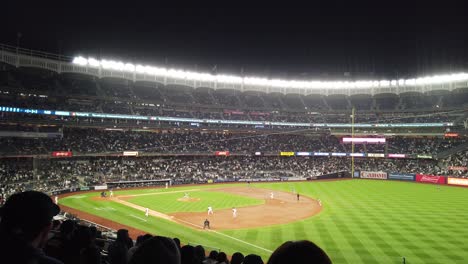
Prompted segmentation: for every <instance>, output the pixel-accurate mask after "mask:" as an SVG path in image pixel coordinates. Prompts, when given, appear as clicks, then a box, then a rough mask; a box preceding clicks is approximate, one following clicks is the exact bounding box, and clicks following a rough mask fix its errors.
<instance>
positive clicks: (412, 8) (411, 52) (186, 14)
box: [0, 0, 468, 79]
mask: <svg viewBox="0 0 468 264" xmlns="http://www.w3.org/2000/svg"><path fill="white" fill-rule="evenodd" d="M311 2H312V3H314V4H313V5H312V6H310V7H306V6H304V7H289V6H277V7H271V6H268V7H267V6H264V7H252V6H249V5H245V6H243V7H219V8H215V7H177V8H176V7H160V6H145V5H140V6H138V7H129V6H130V4H129V6H126V5H124V6H121V7H120V8H115V7H111V6H109V5H107V6H100V5H99V4H97V3H95V4H94V5H93V6H90V5H82V6H73V7H70V6H69V7H51V6H42V5H41V7H35V8H25V7H18V6H6V7H5V8H2V9H3V11H2V15H1V16H0V22H1V23H2V26H1V27H0V43H4V44H9V45H16V43H17V33H18V32H21V38H20V40H19V43H20V46H21V47H25V48H30V49H35V50H43V51H48V52H53V53H61V54H65V55H70V56H75V55H85V56H88V55H92V56H95V57H99V56H101V57H102V58H110V59H119V60H124V61H133V62H142V63H148V64H152V65H161V66H164V65H167V66H169V67H182V68H185V69H191V70H194V69H197V70H203V71H211V70H212V69H213V67H214V66H215V65H216V69H217V70H216V72H218V73H228V74H241V72H242V71H243V72H244V74H246V75H261V76H264V77H273V76H274V77H281V78H347V79H352V78H372V77H374V78H382V77H383V78H400V77H409V76H415V75H423V74H431V73H434V72H450V71H468V15H467V10H468V6H467V4H464V3H463V2H464V1H456V2H449V1H437V2H438V3H437V5H428V4H427V3H429V2H430V1H419V4H414V3H413V4H407V3H405V2H413V1H410V0H408V1H405V2H403V1H402V2H401V3H403V4H400V3H398V2H397V1H373V2H374V4H369V3H372V2H369V3H362V4H355V3H350V2H356V1H342V2H336V3H335V4H329V2H330V1H327V3H328V4H327V5H322V4H319V1H311ZM343 3H348V4H343ZM384 3H388V4H384ZM285 4H287V3H285ZM135 6H137V4H135ZM28 9H29V10H28ZM7 10H8V11H7ZM345 72H349V73H350V74H348V75H347V77H344V73H345Z"/></svg>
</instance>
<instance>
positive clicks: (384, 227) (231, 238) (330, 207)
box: [60, 180, 468, 264]
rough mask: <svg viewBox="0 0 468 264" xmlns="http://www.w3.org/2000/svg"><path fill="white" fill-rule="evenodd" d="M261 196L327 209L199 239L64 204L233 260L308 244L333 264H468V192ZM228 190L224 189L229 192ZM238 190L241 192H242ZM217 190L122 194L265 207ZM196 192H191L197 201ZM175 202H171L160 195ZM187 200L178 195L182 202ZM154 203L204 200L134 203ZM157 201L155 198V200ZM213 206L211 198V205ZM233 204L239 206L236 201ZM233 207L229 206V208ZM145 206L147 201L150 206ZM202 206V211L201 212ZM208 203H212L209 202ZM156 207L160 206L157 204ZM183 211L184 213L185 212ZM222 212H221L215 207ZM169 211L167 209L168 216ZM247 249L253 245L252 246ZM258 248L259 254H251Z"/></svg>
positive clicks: (324, 186)
mask: <svg viewBox="0 0 468 264" xmlns="http://www.w3.org/2000/svg"><path fill="white" fill-rule="evenodd" d="M252 185H253V186H255V187H259V188H268V189H275V190H283V191H291V190H292V189H295V190H296V191H298V192H299V193H300V194H301V195H307V196H311V197H314V198H319V199H321V200H322V203H323V206H324V208H323V210H322V212H321V213H320V214H318V215H316V216H314V217H311V218H309V219H306V220H302V221H298V222H294V223H291V224H285V225H280V226H272V227H265V228H256V229H240V230H226V231H222V234H217V233H214V232H204V231H197V230H193V229H191V228H188V227H185V226H180V225H178V224H175V223H171V222H168V221H165V220H162V219H157V218H154V217H149V219H150V220H149V221H148V222H143V221H141V220H139V219H137V218H134V217H132V216H130V215H141V214H142V213H141V212H140V211H138V210H135V209H132V208H128V207H125V206H123V205H120V204H117V203H114V202H111V201H106V202H99V204H96V201H92V200H91V199H89V198H90V197H91V196H96V195H98V193H92V194H85V195H83V194H78V195H80V196H81V197H82V198H79V199H76V198H73V196H71V197H67V198H63V199H61V201H60V203H62V204H64V205H67V206H70V207H73V208H76V209H80V210H83V211H86V212H89V213H92V214H96V215H98V216H101V217H104V218H108V219H111V220H113V221H116V222H119V223H122V224H125V225H129V226H133V227H135V228H138V229H141V230H144V231H147V232H151V233H156V234H159V235H164V236H169V237H179V238H180V239H181V241H182V242H183V243H189V242H190V243H199V244H202V245H207V246H217V247H219V248H221V249H222V250H223V251H225V252H227V253H228V254H232V253H234V252H236V251H241V252H243V253H256V254H259V255H261V256H262V257H263V258H264V260H265V261H266V259H267V258H268V256H269V255H270V253H269V251H268V250H274V249H275V248H276V247H277V246H279V245H280V244H281V243H282V242H284V241H287V240H299V239H309V240H312V241H314V242H315V243H317V244H318V245H320V246H321V247H323V248H324V249H325V251H326V252H327V253H328V254H329V255H330V256H331V257H332V260H333V261H334V263H352V264H354V263H402V257H403V256H404V257H406V263H408V264H413V263H467V260H468V229H466V228H464V226H465V224H466V221H467V219H468V209H467V205H468V189H465V188H457V187H449V186H441V187H440V188H438V187H436V186H435V185H426V184H416V183H409V182H396V181H379V180H346V181H327V182H321V181H317V182H295V183H265V184H252ZM227 186H228V185H223V187H227ZM237 186H239V184H237ZM213 187H219V185H218V186H210V185H208V186H190V187H188V186H187V187H180V188H170V189H168V190H164V189H157V190H155V189H145V190H135V191H122V192H115V194H116V195H121V194H137V193H151V192H167V191H174V190H184V189H186V190H188V189H194V188H197V189H201V191H199V193H200V195H202V196H204V195H208V197H209V198H210V199H214V202H219V204H217V205H219V206H220V207H219V208H223V207H224V208H228V207H231V206H232V203H234V204H236V206H238V204H239V203H244V204H245V205H247V204H256V203H257V204H258V203H259V202H261V201H258V200H255V199H251V198H246V197H242V201H241V200H239V203H238V201H237V200H236V199H240V198H239V197H237V196H233V197H229V198H226V200H225V199H223V196H224V195H226V194H224V193H220V195H219V197H218V198H216V195H215V196H212V195H214V194H216V193H208V194H207V192H206V191H203V190H204V189H206V188H213ZM196 195H197V192H191V196H192V197H195V196H196ZM160 196H167V197H169V196H171V194H166V195H160ZM182 196H183V193H181V194H178V195H177V196H174V197H177V198H180V197H182ZM149 197H153V198H155V197H158V198H157V199H158V202H157V203H156V205H155V206H157V207H152V208H160V209H161V211H163V210H166V211H165V212H173V210H175V209H177V210H179V208H185V206H186V205H187V204H192V205H193V208H187V210H184V211H203V210H206V204H203V203H204V202H203V200H204V199H202V200H200V202H193V203H182V205H179V204H178V203H175V202H174V201H173V200H171V199H169V198H168V201H167V202H168V203H172V205H164V204H163V203H165V202H163V200H160V198H159V196H156V195H155V196H141V197H137V198H132V200H133V199H136V200H135V201H132V202H135V203H141V202H142V201H139V199H143V200H145V199H146V198H149ZM155 199H156V198H155ZM207 199H208V198H207ZM231 199H233V201H231ZM228 200H229V201H228ZM143 202H144V201H143ZM197 203H199V204H197ZM205 203H206V202H205ZM152 206H154V205H153V203H152ZM179 206H180V207H179ZM213 206H214V207H215V208H216V206H215V205H213ZM164 208H166V209H164ZM242 241H245V242H247V243H250V244H246V243H244V242H242ZM252 245H254V246H252Z"/></svg>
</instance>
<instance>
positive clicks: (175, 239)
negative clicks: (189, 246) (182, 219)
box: [174, 237, 180, 249]
mask: <svg viewBox="0 0 468 264" xmlns="http://www.w3.org/2000/svg"><path fill="white" fill-rule="evenodd" d="M174 242H175V243H176V245H177V247H178V248H179V249H180V239H178V238H177V237H175V238H174Z"/></svg>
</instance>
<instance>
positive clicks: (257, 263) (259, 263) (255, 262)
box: [242, 254, 292, 264]
mask: <svg viewBox="0 0 468 264" xmlns="http://www.w3.org/2000/svg"><path fill="white" fill-rule="evenodd" d="M242 263H243V264H263V260H262V257H260V256H259V255H255V254H250V255H247V256H245V258H244V262H242ZM291 263H292V262H291Z"/></svg>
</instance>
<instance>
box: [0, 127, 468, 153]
mask: <svg viewBox="0 0 468 264" xmlns="http://www.w3.org/2000/svg"><path fill="white" fill-rule="evenodd" d="M56 132H57V133H58V134H56V135H59V136H56V137H40V138H14V137H3V138H0V154H3V155H16V154H22V155H30V154H46V155H47V154H50V153H51V152H53V151H72V152H74V153H82V154H90V153H104V152H107V153H109V152H114V153H115V152H122V151H129V150H138V151H141V152H142V153H143V152H147V153H185V154H187V153H189V154H190V153H200V152H202V153H213V152H215V151H231V152H233V153H237V154H253V153H255V152H271V153H278V152H280V151H295V152H299V151H311V152H313V151H315V152H351V151H352V149H351V144H345V143H343V142H342V140H341V137H336V136H329V135H317V134H312V133H310V132H309V131H304V132H302V133H301V132H295V133H285V132H283V133H281V132H278V133H266V132H263V133H261V132H255V133H252V132H250V133H239V132H238V133H232V132H224V131H214V132H213V131H212V132H208V131H190V130H182V129H181V130H157V131H154V130H152V131H150V130H148V131H132V130H105V129H93V128H64V129H63V130H62V129H60V130H57V131H56ZM463 143H465V140H464V139H445V138H405V137H391V138H387V143H385V144H355V149H354V152H361V153H403V154H427V155H435V154H437V153H439V152H442V151H445V150H448V149H451V148H453V147H456V146H458V145H460V144H463Z"/></svg>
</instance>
